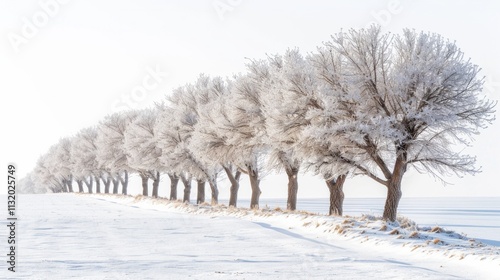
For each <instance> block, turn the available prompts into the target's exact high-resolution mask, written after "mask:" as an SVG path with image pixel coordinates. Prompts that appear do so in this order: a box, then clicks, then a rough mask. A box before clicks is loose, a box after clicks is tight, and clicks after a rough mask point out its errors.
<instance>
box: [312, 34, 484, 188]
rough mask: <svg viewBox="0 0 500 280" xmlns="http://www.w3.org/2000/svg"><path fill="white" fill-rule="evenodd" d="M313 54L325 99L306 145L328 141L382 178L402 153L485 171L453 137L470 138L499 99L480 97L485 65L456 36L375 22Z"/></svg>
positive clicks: (451, 167)
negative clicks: (387, 30)
mask: <svg viewBox="0 0 500 280" xmlns="http://www.w3.org/2000/svg"><path fill="white" fill-rule="evenodd" d="M310 59H311V62H312V63H313V65H314V66H315V69H316V73H318V77H320V80H321V83H320V85H319V87H318V94H317V96H318V99H319V102H318V103H319V104H322V106H324V107H323V108H319V109H312V110H310V111H308V113H307V117H306V118H307V119H309V120H310V122H311V125H310V126H309V127H308V128H307V129H305V130H304V136H305V138H304V141H303V143H304V147H303V148H306V146H310V145H311V144H314V143H315V142H317V143H323V148H324V149H325V151H327V150H330V151H331V153H330V154H331V156H332V157H330V159H329V160H333V157H335V154H337V161H338V162H339V163H341V165H344V164H345V163H347V164H348V165H350V166H351V167H354V170H355V172H359V171H361V173H365V174H368V175H370V176H371V177H372V178H378V179H380V180H379V182H383V181H384V180H383V179H382V178H383V177H382V175H383V176H384V177H388V176H390V166H392V165H393V164H394V161H395V160H396V158H398V157H399V156H402V159H403V160H404V161H405V164H413V165H416V167H417V168H419V170H421V169H420V168H423V169H425V170H426V171H430V172H432V173H434V172H436V171H437V173H434V174H436V175H437V174H442V173H444V172H446V171H453V172H455V173H475V172H477V169H475V167H474V165H473V163H474V161H475V160H474V158H473V157H470V156H468V155H463V154H461V153H458V152H455V151H454V150H453V149H452V147H453V146H452V145H451V144H455V143H461V144H468V142H467V141H468V139H470V138H469V137H470V136H472V135H473V134H476V133H478V129H479V128H482V127H485V125H486V124H488V123H490V122H491V121H492V120H493V117H492V113H493V107H494V104H493V103H491V102H489V101H484V100H480V99H479V97H478V94H479V93H480V91H481V86H482V83H483V82H482V80H481V79H480V78H479V77H478V72H479V69H478V67H477V66H476V65H473V64H471V63H470V61H468V60H465V59H464V58H463V53H462V52H461V51H460V50H459V49H458V48H457V47H456V46H455V44H454V43H451V42H447V41H445V40H444V39H443V38H441V37H440V36H439V35H435V34H427V33H420V34H418V33H415V32H414V31H411V30H405V31H404V33H403V34H402V35H390V34H382V33H381V31H380V28H378V27H372V28H370V29H362V30H360V31H355V30H350V31H349V32H347V33H339V34H336V35H335V36H333V37H332V41H331V42H327V43H326V44H325V46H324V47H322V48H319V50H318V52H317V53H316V54H314V55H312V56H311V58H310ZM314 146H315V147H317V145H314ZM307 150H308V149H306V151H307ZM304 156H308V157H311V156H312V154H308V153H304ZM325 156H326V155H325ZM325 161H328V160H327V159H325ZM337 168H342V167H337Z"/></svg>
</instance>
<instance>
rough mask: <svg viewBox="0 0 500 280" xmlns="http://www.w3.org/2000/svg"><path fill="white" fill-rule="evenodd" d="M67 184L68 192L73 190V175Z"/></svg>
mask: <svg viewBox="0 0 500 280" xmlns="http://www.w3.org/2000/svg"><path fill="white" fill-rule="evenodd" d="M66 185H67V186H68V192H73V178H72V177H71V176H70V177H69V179H68V180H66Z"/></svg>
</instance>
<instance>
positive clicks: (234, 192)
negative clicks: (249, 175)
mask: <svg viewBox="0 0 500 280" xmlns="http://www.w3.org/2000/svg"><path fill="white" fill-rule="evenodd" d="M223 168H224V171H226V174H227V178H228V179H229V182H231V188H230V194H229V206H233V207H236V204H237V203H238V190H239V188H240V177H241V171H240V170H236V173H235V174H234V176H233V172H232V171H231V169H230V168H229V167H227V166H223Z"/></svg>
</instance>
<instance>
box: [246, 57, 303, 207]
mask: <svg viewBox="0 0 500 280" xmlns="http://www.w3.org/2000/svg"><path fill="white" fill-rule="evenodd" d="M295 57H299V55H298V51H297V50H289V51H287V53H286V54H285V56H281V55H273V56H269V57H268V61H263V60H254V61H251V63H249V64H247V68H248V72H249V76H250V77H251V78H252V79H253V80H254V82H255V83H256V84H257V85H258V87H259V90H260V91H261V92H262V94H261V99H262V112H263V116H264V118H265V130H266V134H265V136H264V137H265V140H263V141H264V142H265V143H266V144H267V145H268V147H269V160H268V163H269V166H270V167H271V168H272V169H275V170H278V171H281V170H284V171H285V173H286V174H287V176H288V198H287V209H289V210H295V209H296V207H297V191H298V173H299V170H300V165H301V159H299V157H297V155H296V144H297V141H298V136H299V135H300V133H301V131H302V130H303V128H304V127H305V126H306V125H307V123H306V122H305V118H304V115H303V114H302V113H303V112H304V110H305V109H304V108H305V107H307V106H308V104H307V102H306V103H302V102H301V101H303V99H304V97H305V96H307V94H309V92H308V91H311V90H312V89H311V88H309V87H310V84H311V82H310V81H306V80H305V79H306V76H307V75H311V74H312V73H307V72H305V71H304V70H306V69H300V68H296V67H295V66H297V63H294V62H295V61H293V58H295ZM290 58H291V59H290ZM304 90H305V91H304Z"/></svg>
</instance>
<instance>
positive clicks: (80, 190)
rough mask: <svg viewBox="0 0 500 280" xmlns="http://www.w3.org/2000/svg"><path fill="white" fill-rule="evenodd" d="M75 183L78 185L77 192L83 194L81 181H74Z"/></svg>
mask: <svg viewBox="0 0 500 280" xmlns="http://www.w3.org/2000/svg"><path fill="white" fill-rule="evenodd" d="M76 183H77V184H78V192H81V193H82V192H83V181H82V180H76Z"/></svg>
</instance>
